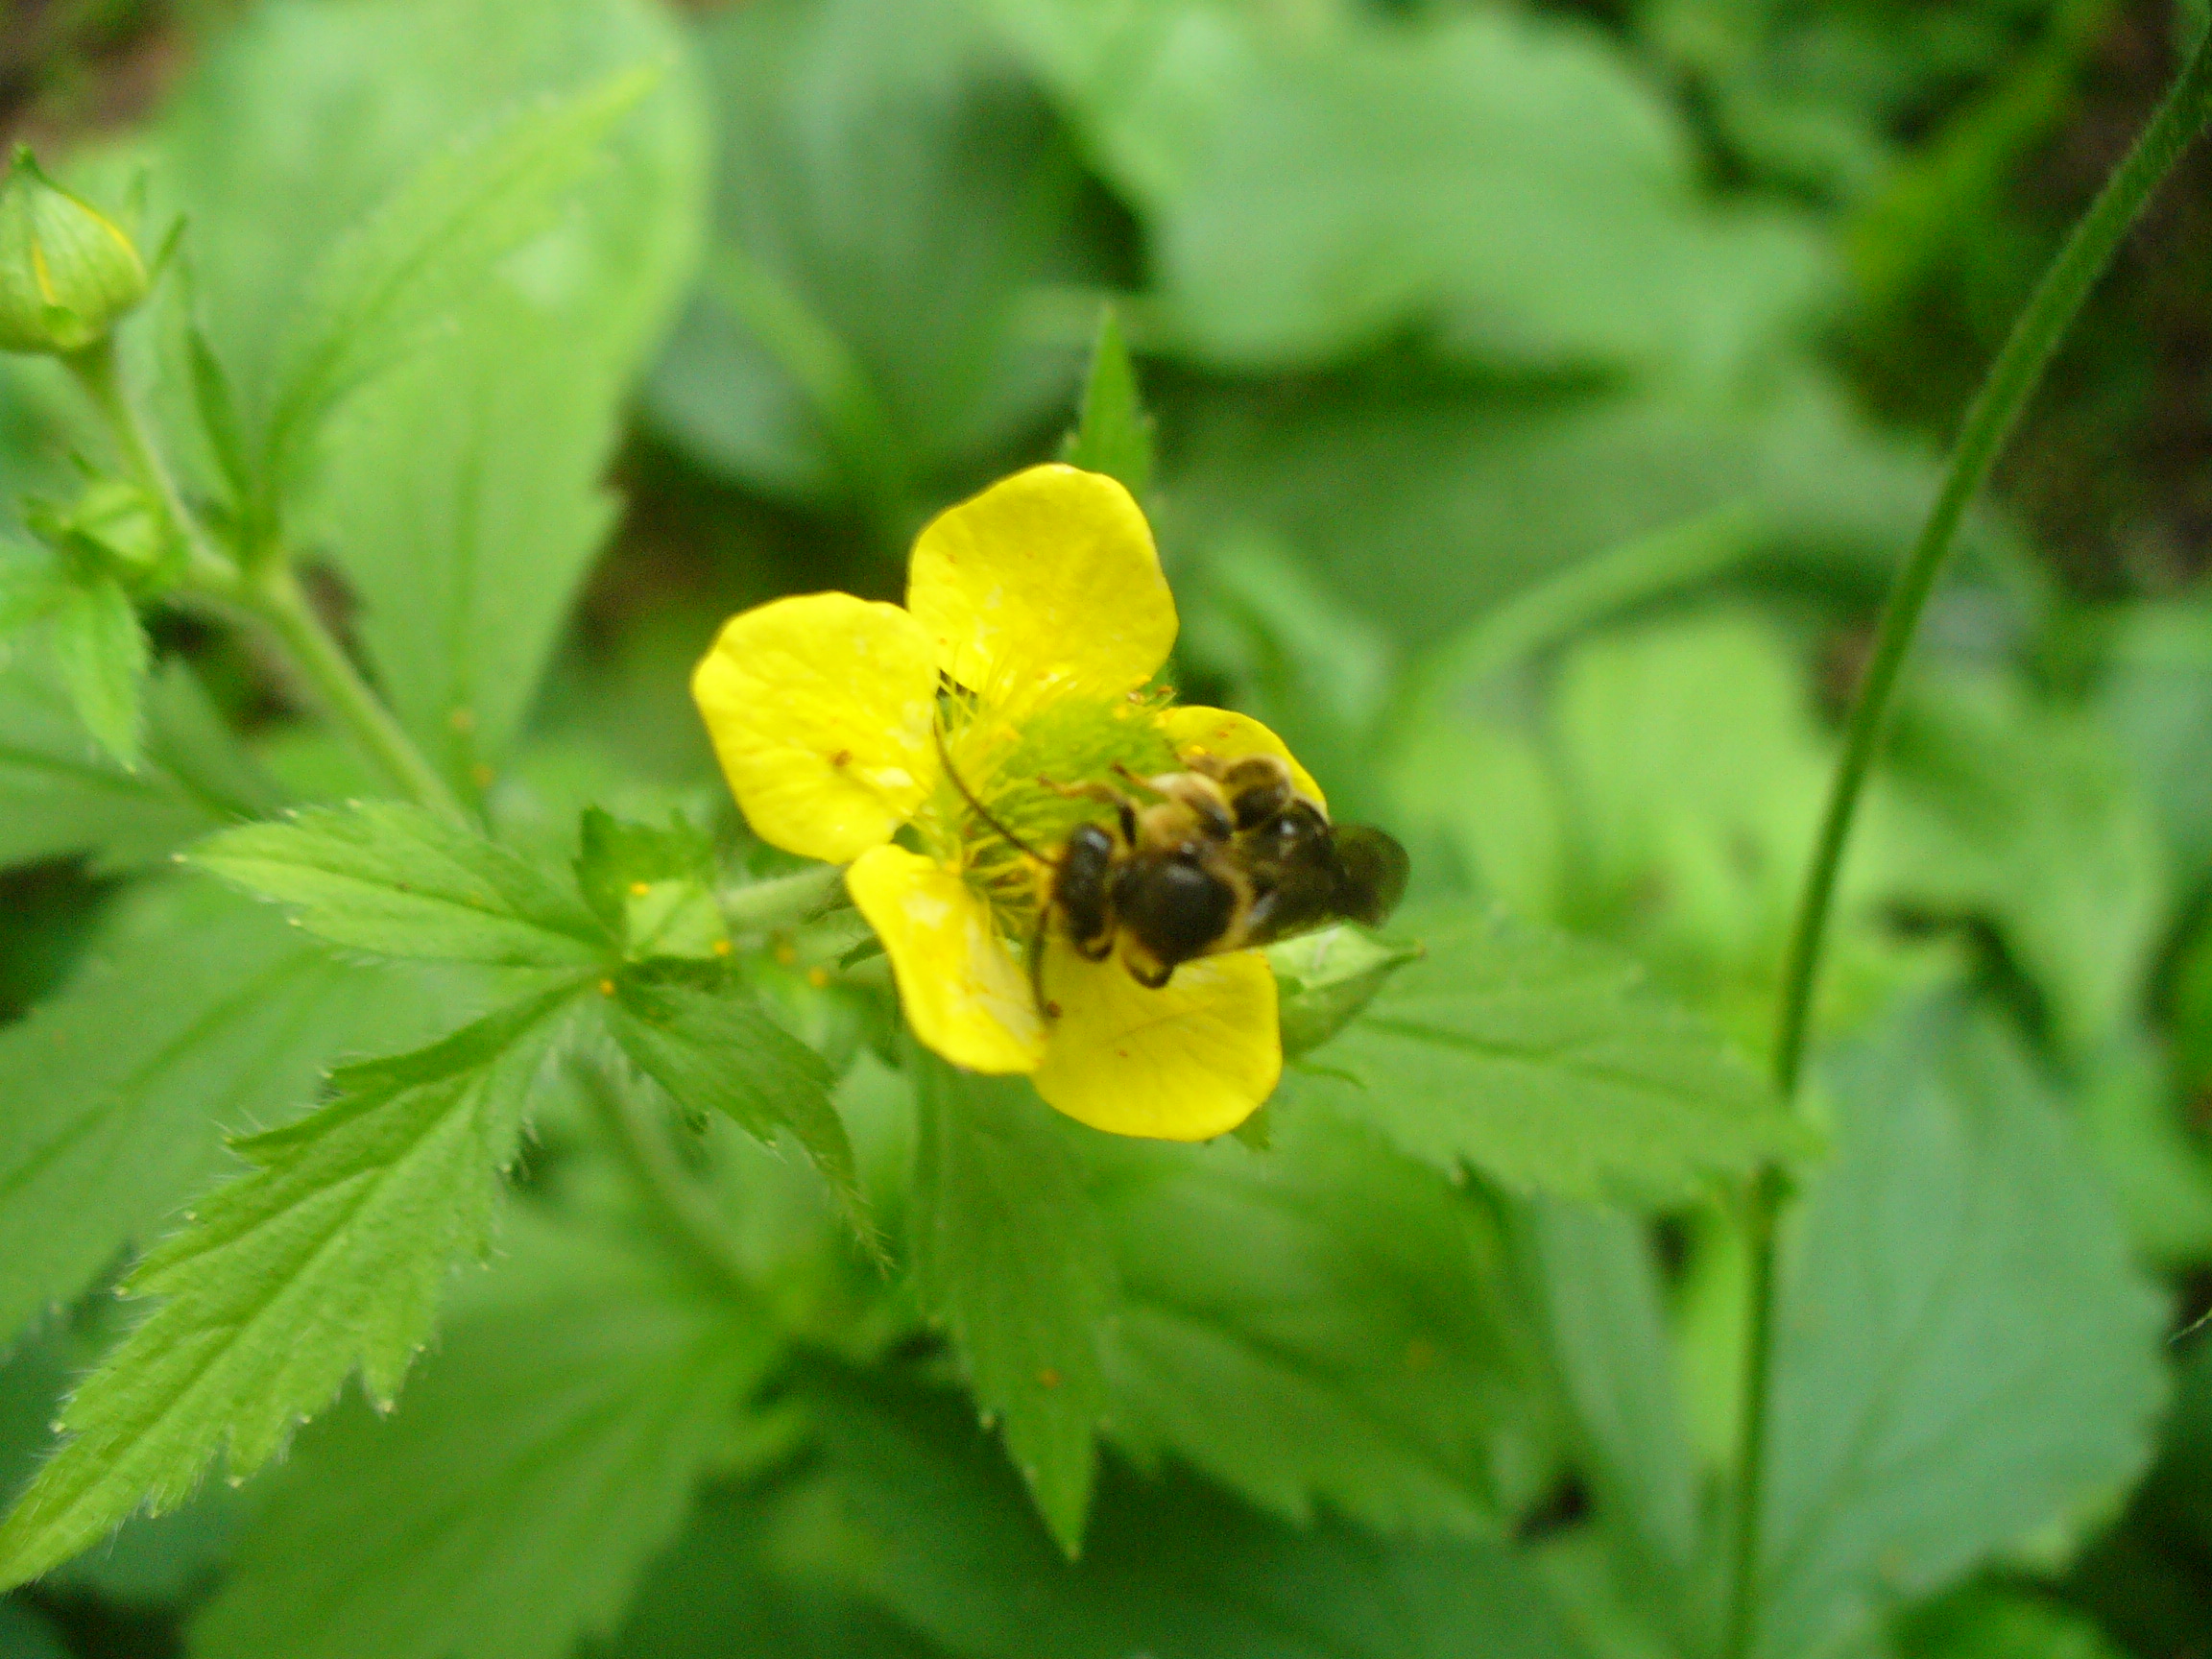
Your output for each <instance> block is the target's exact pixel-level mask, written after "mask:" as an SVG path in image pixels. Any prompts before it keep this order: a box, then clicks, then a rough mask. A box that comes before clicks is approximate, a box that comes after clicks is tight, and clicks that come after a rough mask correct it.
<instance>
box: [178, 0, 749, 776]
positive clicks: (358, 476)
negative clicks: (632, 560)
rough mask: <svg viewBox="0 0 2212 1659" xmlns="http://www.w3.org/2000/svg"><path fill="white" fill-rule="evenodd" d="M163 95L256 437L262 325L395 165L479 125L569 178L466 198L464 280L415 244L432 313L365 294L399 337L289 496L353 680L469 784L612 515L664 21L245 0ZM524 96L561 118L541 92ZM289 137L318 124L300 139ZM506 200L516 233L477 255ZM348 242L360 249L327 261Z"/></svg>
mask: <svg viewBox="0 0 2212 1659" xmlns="http://www.w3.org/2000/svg"><path fill="white" fill-rule="evenodd" d="M640 67H644V68H645V69H646V71H647V72H648V73H651V74H654V75H657V76H658V77H659V81H658V84H657V85H656V88H655V89H654V90H653V91H652V93H651V94H650V95H649V96H647V97H645V98H644V99H643V101H642V102H641V103H640V104H638V105H637V108H635V109H633V110H632V111H631V113H630V114H629V115H628V116H627V117H626V118H624V119H622V120H621V121H620V122H619V123H618V124H616V125H615V126H614V127H613V130H612V131H610V132H607V133H606V134H605V135H604V137H603V138H601V139H599V140H596V141H593V142H591V143H589V144H584V135H583V132H582V128H583V127H584V126H585V125H589V123H591V122H593V121H597V120H600V119H601V118H602V116H604V115H605V114H606V111H605V110H604V109H588V108H587V105H589V103H590V101H591V100H593V99H595V98H605V99H608V100H610V101H612V100H613V99H614V98H615V96H616V94H615V91H614V85H615V82H616V79H617V78H618V77H620V76H622V75H623V74H625V73H628V72H630V71H632V70H636V69H638V68H640ZM180 93H181V95H180V97H179V98H177V99H176V100H175V101H174V102H173V104H172V106H171V108H170V110H169V113H168V114H167V116H166V117H165V119H164V121H163V123H162V126H161V129H160V132H159V134H158V138H159V142H160V157H159V165H158V167H157V170H156V183H157V185H159V186H160V187H161V193H162V194H163V195H165V196H166V198H167V199H168V200H169V201H170V202H172V203H173V204H174V205H175V207H176V208H177V209H178V210H180V211H182V212H185V213H187V214H188V215H189V217H190V219H191V222H192V236H193V247H194V266H195V276H196V289H197V296H198V300H199V302H200V303H199V310H200V314H201V317H202V319H203V321H204V324H205V326H206V330H207V335H208V339H209V342H210V344H211V345H212V346H213V347H214V348H215V349H216V351H217V352H218V353H219V354H220V356H221V358H222V361H223V363H224V364H225V366H226V367H227V368H228V369H229V370H230V372H231V374H232V377H233V379H234V381H235V383H236V386H237V389H238V392H239V397H240V402H241V406H242V408H243V409H244V410H245V412H246V415H247V419H248V424H249V428H250V429H251V430H253V431H256V432H259V431H262V430H263V429H264V428H265V426H266V424H267V421H268V419H269V416H268V411H269V406H270V400H271V394H272V389H273V387H274V385H275V382H276V373H277V367H276V363H275V362H273V357H274V355H275V353H276V349H277V344H276V343H277V342H278V341H279V340H290V341H293V342H294V343H295V349H298V347H299V345H300V343H301V336H302V334H303V332H304V331H306V330H308V329H310V328H311V327H313V326H314V325H312V324H311V323H310V322H308V321H306V320H301V321H299V322H298V323H297V324H295V325H293V326H292V327H284V326H280V325H281V324H282V323H283V322H284V320H285V319H286V316H287V313H288V311H291V310H292V309H293V308H295V307H296V306H297V305H298V304H299V302H300V299H301V294H302V293H303V291H305V290H306V289H307V288H308V287H309V285H310V284H311V283H312V282H315V281H318V280H323V279H325V277H326V276H329V275H330V274H331V273H332V272H334V271H335V268H336V267H337V266H338V265H341V264H348V265H350V266H351V267H352V268H354V269H356V270H357V271H360V272H363V273H365V272H366V266H364V265H361V264H360V261H361V260H362V259H364V258H365V257H366V255H367V254H368V253H369V252H373V250H372V249H371V248H370V247H369V245H368V243H367V241H366V240H365V239H363V238H361V236H360V235H359V233H360V232H361V231H362V228H363V227H365V226H366V225H368V224H369V223H370V222H371V221H372V220H375V221H376V222H377V223H380V224H384V225H385V226H386V228H387V229H391V228H402V229H403V228H404V227H394V226H393V225H392V224H391V223H390V220H389V214H390V212H391V210H392V208H393V204H394V202H395V196H394V192H395V186H396V185H397V184H401V183H402V182H403V181H406V180H426V179H427V178H428V177H429V176H430V175H428V174H425V173H424V172H423V170H424V169H425V168H428V169H431V170H432V171H433V172H435V170H436V169H437V168H438V167H440V166H441V165H442V163H441V162H440V161H439V159H438V158H439V157H441V156H445V157H447V159H446V161H445V163H443V165H445V166H446V167H447V168H448V169H450V168H451V167H452V166H453V165H454V163H453V162H452V160H451V156H450V153H451V152H452V151H453V149H454V148H455V147H456V145H461V144H467V143H469V142H470V140H471V135H473V141H474V142H475V143H476V144H477V145H478V146H479V148H478V149H476V150H474V151H472V152H471V153H472V154H474V155H476V156H477V158H478V159H479V160H482V159H484V158H486V157H487V156H490V155H491V154H492V148H493V147H495V146H496V145H497V144H499V143H500V142H502V139H501V138H496V137H494V136H493V135H494V134H499V135H503V139H504V140H505V141H512V142H510V143H509V144H508V148H507V149H506V151H505V152H504V154H506V155H508V156H510V157H511V158H516V159H519V151H518V150H517V148H516V146H517V145H521V144H523V143H524V142H525V141H524V139H523V137H522V135H523V134H524V133H525V132H527V131H531V130H535V131H536V132H538V133H539V134H540V136H541V137H542V138H544V139H545V141H546V149H545V151H544V152H543V157H542V158H543V160H544V163H545V166H546V168H548V169H553V170H561V171H565V174H566V176H567V178H568V180H569V184H568V185H567V186H565V187H564V189H563V191H562V192H561V193H560V194H559V195H558V197H556V198H548V196H547V193H546V186H547V182H548V178H547V175H542V174H541V175H536V176H534V181H533V182H532V183H531V185H530V188H529V189H528V190H527V191H525V192H524V194H528V195H533V196H535V197H537V198H538V202H539V205H538V207H537V208H536V209H530V208H529V207H528V204H524V203H521V202H513V203H506V202H493V203H492V204H491V205H490V207H489V210H488V212H487V214H486V215H485V221H486V222H485V224H484V225H483V226H482V227H481V229H482V230H483V232H484V234H483V235H481V236H479V235H478V234H477V231H476V229H474V228H462V230H461V232H460V238H461V241H462V242H464V243H467V244H469V246H470V247H471V248H472V249H474V251H475V252H479V253H489V255H490V256H489V262H488V263H486V264H482V265H479V266H477V267H476V268H475V269H474V270H473V272H472V273H469V274H464V273H462V272H460V271H459V270H458V269H457V267H455V266H454V265H452V264H450V263H447V262H446V261H445V260H441V261H440V263H441V264H442V265H444V266H445V275H444V276H439V277H438V278H437V280H436V281H435V282H431V283H428V284H426V285H425V286H423V287H421V288H417V289H414V290H412V292H413V293H414V296H415V297H414V299H412V300H410V301H408V302H407V306H406V309H407V310H408V311H409V312H410V313H412V315H413V317H414V319H415V321H418V322H421V321H424V320H434V321H435V323H436V326H435V328H433V329H430V330H429V331H427V332H425V331H423V330H421V329H411V326H410V325H408V323H407V319H405V318H402V317H398V316H397V314H390V315H392V320H393V323H394V326H393V327H390V328H386V329H384V330H382V332H383V333H384V334H385V336H386V340H387V343H388V344H389V345H392V346H403V347H410V348H411V349H410V350H409V353H408V355H406V356H405V357H404V359H403V360H399V361H397V362H394V361H393V360H392V359H391V358H390V357H389V356H388V355H384V354H382V353H381V351H380V352H379V355H378V357H377V359H376V363H374V364H372V365H370V366H372V367H376V366H381V373H379V374H378V375H377V377H376V378H375V379H374V381H373V383H370V384H368V385H366V386H362V387H361V388H360V389H358V390H357V391H356V392H355V393H354V394H353V396H351V397H349V399H347V401H346V403H345V405H344V406H343V407H342V408H341V409H339V410H337V411H336V412H335V413H334V414H333V416H332V418H331V421H330V422H329V423H328V426H329V429H328V431H327V433H326V438H325V442H324V443H323V444H322V445H321V446H320V457H319V459H320V466H319V467H318V468H317V469H315V471H314V483H313V486H312V489H311V491H310V492H309V493H305V494H299V495H296V496H295V498H294V499H293V500H292V502H291V503H290V507H291V519H292V526H293V539H294V540H295V541H300V542H304V543H308V544H312V545H315V546H318V547H322V548H326V549H328V551H329V554H330V556H331V557H332V558H334V559H335V560H336V561H337V562H338V563H339V564H340V565H342V566H343V567H344V572H345V575H346V578H347V580H348V582H349V584H350V585H351V586H352V588H353V589H354V591H355V592H356V593H357V594H359V595H360V597H361V600H362V606H361V610H360V613H359V621H358V630H357V631H358V635H359V637H360V639H361V642H362V644H363V646H364V648H365V650H366V652H367V654H368V655H369V657H370V658H371V659H372V660H373V665H374V668H375V671H376V672H375V678H376V679H377V681H378V684H379V685H382V686H384V687H385V688H386V690H387V692H388V694H389V695H390V697H391V698H392V699H393V701H394V703H395V705H396V709H397V713H398V714H399V715H400V717H401V719H402V720H403V722H404V723H405V724H406V726H407V727H408V729H409V731H410V732H411V733H413V734H414V736H415V739H416V741H417V743H418V744H419V745H421V747H422V748H423V749H424V751H425V752H426V753H428V754H429V755H430V756H431V757H432V758H433V759H434V760H436V761H437V762H438V763H439V764H440V765H441V766H442V767H443V769H444V770H445V773H446V775H447V777H448V778H449V779H450V781H452V782H453V783H454V785H455V786H456V787H457V788H459V789H462V790H464V791H467V792H471V793H472V792H474V791H476V790H478V789H480V788H481V787H482V782H481V774H480V772H479V768H481V767H485V766H495V765H496V764H497V763H498V762H499V761H500V760H501V759H502V758H503V757H504V753H505V751H506V749H507V747H508V745H509V743H510V741H511V739H512V737H513V735H514V733H515V731H516V729H517V726H518V725H519V724H520V721H521V718H522V716H523V713H524V712H525V710H526V709H528V708H529V707H530V706H531V703H532V701H533V699H534V698H535V696H536V694H537V689H538V679H539V676H540V673H541V670H542V668H543V665H544V662H545V660H546V658H547V656H548V655H549V653H550V651H551V649H552V647H553V645H554V643H555V641H556V639H557V637H558V636H559V633H560V629H561V627H562V625H563V623H564V622H565V619H566V617H567V615H568V613H569V610H570V607H571V604H572V602H573V599H574V595H575V589H576V584H577V582H578V580H579V579H580V577H581V576H582V574H583V571H584V569H585V566H586V565H587V564H588V563H589V559H590V557H591V555H592V554H593V552H594V551H595V550H596V549H597V547H598V545H599V543H600V541H601V540H602V539H603V537H604V535H605V533H606V531H607V530H608V528H609V527H610V525H611V524H612V522H613V517H614V513H615V506H616V504H615V502H614V500H613V497H612V495H611V494H610V493H609V492H608V490H607V486H606V479H607V473H608V462H609V459H610V456H611V454H612V451H613V445H615V443H616V442H617V440H618V437H619V433H620V430H621V423H622V421H623V420H624V418H625V415H626V411H627V408H628V404H629V402H630V399H631V397H632V395H633V392H634V388H635V381H636V378H637V373H638V372H639V370H640V369H641V368H642V367H643V363H644V360H645V357H646V355H647V354H648V353H649V351H650V350H651V349H652V348H653V346H654V345H655V344H656V343H657V342H658V340H659V338H660V336H661V332H662V331H663V329H664V327H665V325H666V324H667V322H668V320H669V314H670V312H671V310H672V308H673V307H674V305H675V304H676V302H677V301H678V300H679V299H680V297H681V294H682V291H683V288H684V285H685V282H686V281H687V279H688V277H689V274H690V270H691V265H692V261H693V258H694V256H695V253H696V251H697V247H698V242H699V236H700V224H701V213H700V209H699V198H700V196H701V195H702V194H703V192H704V186H705V171H706V156H705V138H704V128H703V112H702V110H701V108H700V107H699V102H698V99H697V96H696V88H695V86H694V85H693V84H692V79H691V77H690V75H689V73H688V64H687V60H686V59H685V53H684V36H683V35H682V33H681V32H680V31H679V29H678V27H677V25H676V24H675V22H674V20H673V19H672V18H671V17H669V16H668V15H667V13H666V12H665V9H664V8H661V7H659V6H655V5H650V4H647V3H645V0H574V3H573V4H563V5H559V6H545V5H542V4H540V3H538V0H385V3H380V4H377V5H373V6H339V7H331V6H326V5H323V4H320V3H318V0H276V4H273V5H268V6H257V7H254V8H252V10H251V11H250V12H246V13H244V14H242V15H241V20H240V22H239V25H238V26H237V27H236V28H234V29H231V30H230V31H228V33H227V34H226V35H225V36H223V37H222V38H221V39H220V40H219V41H218V42H216V43H215V44H214V45H213V46H212V47H211V49H210V50H209V51H208V52H207V53H206V55H205V57H204V60H203V62H202V65H201V67H200V68H199V69H198V70H197V71H196V73H195V74H194V75H193V77H192V78H191V81H190V83H189V84H188V85H187V86H186V87H184V88H182V89H180ZM548 99H551V100H553V101H554V103H555V104H556V105H558V106H560V107H561V108H565V109H566V110H567V111H568V112H569V113H568V114H567V115H566V116H562V115H557V114H551V113H548V112H547V111H548V110H549V108H550V106H548V104H547V102H546V101H547V100H548ZM533 109H535V110H537V111H538V113H536V114H533V113H531V112H530V111H531V110H533ZM564 122H573V123H574V125H573V126H570V127H568V128H567V129H566V130H565V133H560V132H555V131H554V127H556V126H560V125H561V124H562V123H564ZM547 123H551V124H552V125H547ZM301 132H314V133H315V134H316V141H315V143H314V144H313V145H311V146H307V147H305V148H304V149H302V147H301V143H300V142H299V134H300V133H301ZM579 145H583V149H582V150H581V152H579V150H578V146H579ZM556 151H562V152H565V159H564V158H563V156H557V155H555V154H554V152H556ZM449 177H450V178H451V179H452V181H453V182H455V183H456V184H457V185H458V183H459V180H458V177H457V175H451V174H449ZM487 187H489V185H488V184H487ZM427 188H428V186H427V184H426V183H425V184H422V185H421V189H423V190H427ZM380 215H383V216H384V217H379V216H380ZM524 220H532V221H533V222H534V223H535V225H536V226H537V229H536V230H535V231H534V232H530V233H528V234H527V236H526V239H525V240H523V241H522V242H520V243H519V244H518V245H513V246H511V247H510V248H509V249H508V251H507V252H504V253H503V254H497V253H496V252H495V250H494V244H496V243H498V242H502V241H505V240H506V238H508V237H510V236H512V235H513V234H514V233H515V232H516V229H517V225H518V224H520V223H521V222H522V221H524ZM348 238H354V239H355V241H356V244H357V250H356V252H354V253H352V254H342V253H340V252H337V250H338V249H339V248H340V247H341V246H342V245H343V244H344V243H345V242H346V240H347V239H348ZM393 251H395V250H394V249H387V252H393ZM446 252H447V255H448V256H450V255H452V254H453V253H454V252H455V249H454V248H453V247H448V248H447V251H446ZM319 272H321V273H324V276H318V275H317V274H318V273H319ZM437 289H443V293H442V294H441V293H437V292H433V290H437ZM341 355H342V356H344V355H345V354H344V353H341ZM288 361H289V362H291V363H293V364H303V363H304V362H305V361H306V359H305V358H301V357H294V358H291V359H289V360H288ZM340 366H341V367H343V368H347V369H348V373H350V372H351V368H353V367H359V366H360V365H358V364H351V363H350V359H349V360H348V362H347V363H342V364H341V365H340ZM180 382H181V376H180ZM172 424H173V425H174V426H175V427H176V428H177V429H180V430H181V429H185V428H187V427H188V426H189V425H190V424H192V421H191V417H190V412H189V411H188V410H182V409H180V410H179V411H177V412H176V415H175V418H174V420H173V421H172Z"/></svg>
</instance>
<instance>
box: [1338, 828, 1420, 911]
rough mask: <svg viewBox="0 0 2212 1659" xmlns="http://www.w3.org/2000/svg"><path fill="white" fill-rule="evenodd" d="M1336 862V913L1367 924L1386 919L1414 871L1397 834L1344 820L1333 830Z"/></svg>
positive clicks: (1396, 905) (1403, 894)
mask: <svg viewBox="0 0 2212 1659" xmlns="http://www.w3.org/2000/svg"><path fill="white" fill-rule="evenodd" d="M1336 862H1337V864H1338V866H1339V867H1340V870H1341V876H1340V878H1339V879H1338V881H1337V885H1336V893H1335V902H1334V908H1335V911H1336V913H1337V914H1338V915H1339V916H1342V917H1344V918H1345V919H1346V920H1348V921H1353V922H1358V923H1362V924H1364V925H1365V926H1369V927H1380V926H1382V925H1383V923H1385V922H1387V921H1389V920H1390V912H1391V911H1393V910H1395V909H1397V908H1398V901H1399V900H1401V899H1403V898H1405V897H1406V879H1407V877H1408V876H1410V875H1411V874H1412V871H1413V861H1412V860H1411V859H1410V858H1408V857H1407V855H1406V849H1405V848H1403V847H1401V846H1400V845H1399V844H1398V838H1397V837H1396V836H1394V835H1392V834H1390V833H1389V832H1388V831H1387V830H1383V829H1376V828H1374V827H1373V826H1372V825H1368V824H1347V825H1345V826H1344V827H1343V828H1341V829H1338V830H1337V831H1336Z"/></svg>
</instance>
